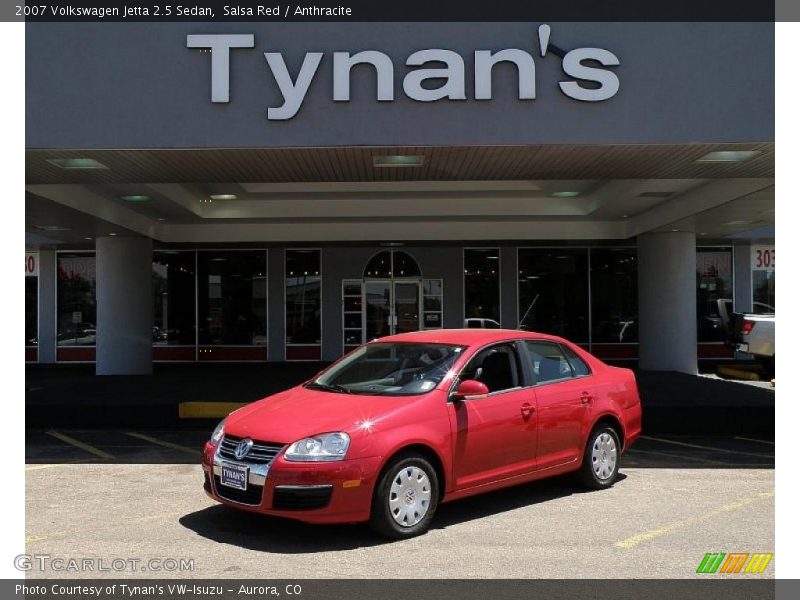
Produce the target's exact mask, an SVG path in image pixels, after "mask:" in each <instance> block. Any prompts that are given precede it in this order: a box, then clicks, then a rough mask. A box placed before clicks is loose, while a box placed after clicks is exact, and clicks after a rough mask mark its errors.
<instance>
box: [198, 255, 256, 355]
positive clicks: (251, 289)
mask: <svg viewBox="0 0 800 600" xmlns="http://www.w3.org/2000/svg"><path fill="white" fill-rule="evenodd" d="M197 266H198V304H199V309H200V310H199V320H198V325H199V328H200V332H199V339H200V343H201V344H206V345H213V344H217V345H236V346H239V345H241V346H248V345H254V346H263V345H266V343H267V320H266V313H267V301H266V299H267V278H266V268H267V267H266V252H264V251H263V250H253V251H250V250H248V251H229V252H211V251H203V252H198V255H197Z"/></svg>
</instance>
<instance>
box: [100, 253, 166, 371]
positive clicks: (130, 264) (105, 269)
mask: <svg viewBox="0 0 800 600" xmlns="http://www.w3.org/2000/svg"><path fill="white" fill-rule="evenodd" d="M96 248H97V363H96V373H97V374H98V375H149V374H151V373H152V372H153V289H152V288H153V266H152V265H153V241H152V240H151V239H149V238H139V237H101V238H97V243H96Z"/></svg>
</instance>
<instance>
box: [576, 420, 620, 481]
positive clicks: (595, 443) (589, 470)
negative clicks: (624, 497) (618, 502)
mask: <svg viewBox="0 0 800 600" xmlns="http://www.w3.org/2000/svg"><path fill="white" fill-rule="evenodd" d="M620 454H621V452H620V443H619V436H617V432H616V431H614V429H613V428H612V427H609V426H608V425H600V426H599V427H595V428H594V430H593V431H592V433H591V434H590V435H589V440H588V442H587V443H586V449H585V451H584V453H583V464H582V465H581V472H580V475H581V480H582V482H583V483H584V485H586V486H587V487H588V488H591V489H594V490H600V489H603V488H607V487H611V486H612V485H613V484H614V482H615V481H616V480H617V475H618V474H619V459H620Z"/></svg>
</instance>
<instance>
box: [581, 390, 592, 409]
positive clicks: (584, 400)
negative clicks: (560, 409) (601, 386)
mask: <svg viewBox="0 0 800 600" xmlns="http://www.w3.org/2000/svg"><path fill="white" fill-rule="evenodd" d="M592 400H593V398H592V396H591V395H590V394H589V393H588V392H583V393H582V394H581V404H583V405H584V406H591V404H592Z"/></svg>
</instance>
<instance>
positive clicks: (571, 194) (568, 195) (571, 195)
mask: <svg viewBox="0 0 800 600" xmlns="http://www.w3.org/2000/svg"><path fill="white" fill-rule="evenodd" d="M552 195H553V197H555V198H574V197H575V196H580V195H581V193H580V192H553V194H552Z"/></svg>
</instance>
